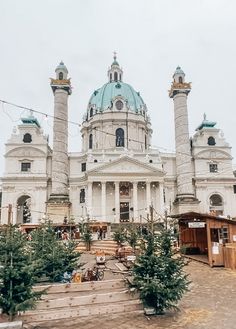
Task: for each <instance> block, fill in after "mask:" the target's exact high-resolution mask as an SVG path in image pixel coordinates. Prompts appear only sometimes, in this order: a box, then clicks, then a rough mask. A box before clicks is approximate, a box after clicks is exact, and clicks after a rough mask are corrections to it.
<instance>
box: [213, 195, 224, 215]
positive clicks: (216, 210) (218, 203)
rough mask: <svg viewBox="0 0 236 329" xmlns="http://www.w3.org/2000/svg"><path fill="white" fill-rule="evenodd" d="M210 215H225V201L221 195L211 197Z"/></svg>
mask: <svg viewBox="0 0 236 329" xmlns="http://www.w3.org/2000/svg"><path fill="white" fill-rule="evenodd" d="M210 213H212V214H214V215H223V199H222V197H221V196H220V195H219V194H212V195H211V196H210Z"/></svg>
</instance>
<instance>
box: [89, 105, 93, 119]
mask: <svg viewBox="0 0 236 329" xmlns="http://www.w3.org/2000/svg"><path fill="white" fill-rule="evenodd" d="M89 115H90V118H92V116H93V108H92V107H91V109H90V113H89Z"/></svg>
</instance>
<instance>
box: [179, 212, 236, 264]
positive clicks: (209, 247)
mask: <svg viewBox="0 0 236 329" xmlns="http://www.w3.org/2000/svg"><path fill="white" fill-rule="evenodd" d="M172 217H173V218H177V219H178V224H179V244H180V248H181V251H182V253H183V254H185V255H188V257H190V258H194V259H196V260H200V261H203V262H205V263H208V264H209V265H210V266H225V267H228V268H232V269H236V221H235V220H231V219H228V218H225V217H221V216H213V215H210V214H200V213H195V212H188V213H184V214H179V215H175V216H172Z"/></svg>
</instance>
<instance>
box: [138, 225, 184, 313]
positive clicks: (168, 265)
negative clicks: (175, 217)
mask: <svg viewBox="0 0 236 329" xmlns="http://www.w3.org/2000/svg"><path fill="white" fill-rule="evenodd" d="M171 244H172V234H171V233H170V231H168V230H166V229H163V230H162V231H161V233H160V234H159V235H158V236H156V237H155V236H154V234H152V233H149V234H148V236H147V238H146V243H145V250H144V253H143V254H142V255H141V256H139V257H138V259H137V263H136V264H135V265H134V268H133V273H134V283H135V284H136V285H137V287H138V288H139V290H140V298H141V299H142V300H143V302H144V305H146V306H149V307H153V308H155V310H156V313H157V314H163V313H164V312H165V310H167V309H171V308H174V309H176V308H177V303H178V301H179V300H180V299H181V297H182V296H183V294H184V292H186V291H187V289H188V284H189V281H188V278H187V275H186V274H185V273H184V271H183V267H184V266H185V264H186V263H185V261H184V259H183V258H182V257H180V256H177V255H175V254H174V252H173V250H172V246H171Z"/></svg>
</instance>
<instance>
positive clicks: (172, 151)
mask: <svg viewBox="0 0 236 329" xmlns="http://www.w3.org/2000/svg"><path fill="white" fill-rule="evenodd" d="M0 102H1V103H2V108H3V112H4V113H5V114H6V115H8V117H9V118H10V119H11V121H12V122H16V121H19V120H20V118H19V119H18V120H16V121H14V120H13V119H12V118H11V117H10V116H9V114H8V113H7V112H6V110H5V108H4V104H7V105H10V106H14V107H16V108H19V109H22V110H23V111H22V112H21V114H20V116H22V115H23V113H24V112H25V111H30V112H31V113H37V114H41V115H43V116H44V118H45V121H46V122H47V124H48V125H49V120H48V119H49V118H52V119H56V120H60V121H64V122H65V121H66V122H68V123H70V124H73V125H76V126H77V127H82V124H80V123H78V122H75V121H71V120H66V119H63V118H59V117H57V116H54V115H50V114H48V113H45V112H42V111H39V110H35V109H32V108H29V107H26V106H22V105H18V104H15V103H12V102H8V101H5V100H2V99H0ZM49 127H51V128H52V126H50V125H49ZM91 130H96V131H98V132H101V133H103V134H105V135H106V136H114V137H116V134H114V133H110V132H107V131H104V130H102V129H99V128H98V127H93V128H91ZM75 136H77V135H75ZM75 136H72V137H75ZM129 141H133V142H136V143H140V144H142V145H144V144H145V142H142V141H139V140H136V139H130V138H129ZM147 146H152V145H151V144H147ZM111 149H112V148H111ZM152 149H157V150H159V149H162V150H164V151H167V152H171V153H172V154H173V156H174V155H176V154H180V155H185V156H189V157H191V158H192V155H191V154H189V153H185V152H176V151H174V150H171V149H168V148H165V147H162V146H152ZM204 160H207V159H204ZM202 172H203V173H209V171H208V170H202V171H198V172H196V174H195V175H197V174H200V173H202ZM224 172H225V173H228V172H230V173H233V169H232V168H229V169H227V170H222V171H218V172H216V173H210V174H211V177H213V174H216V175H218V174H220V173H224ZM188 173H192V172H185V174H188Z"/></svg>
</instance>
